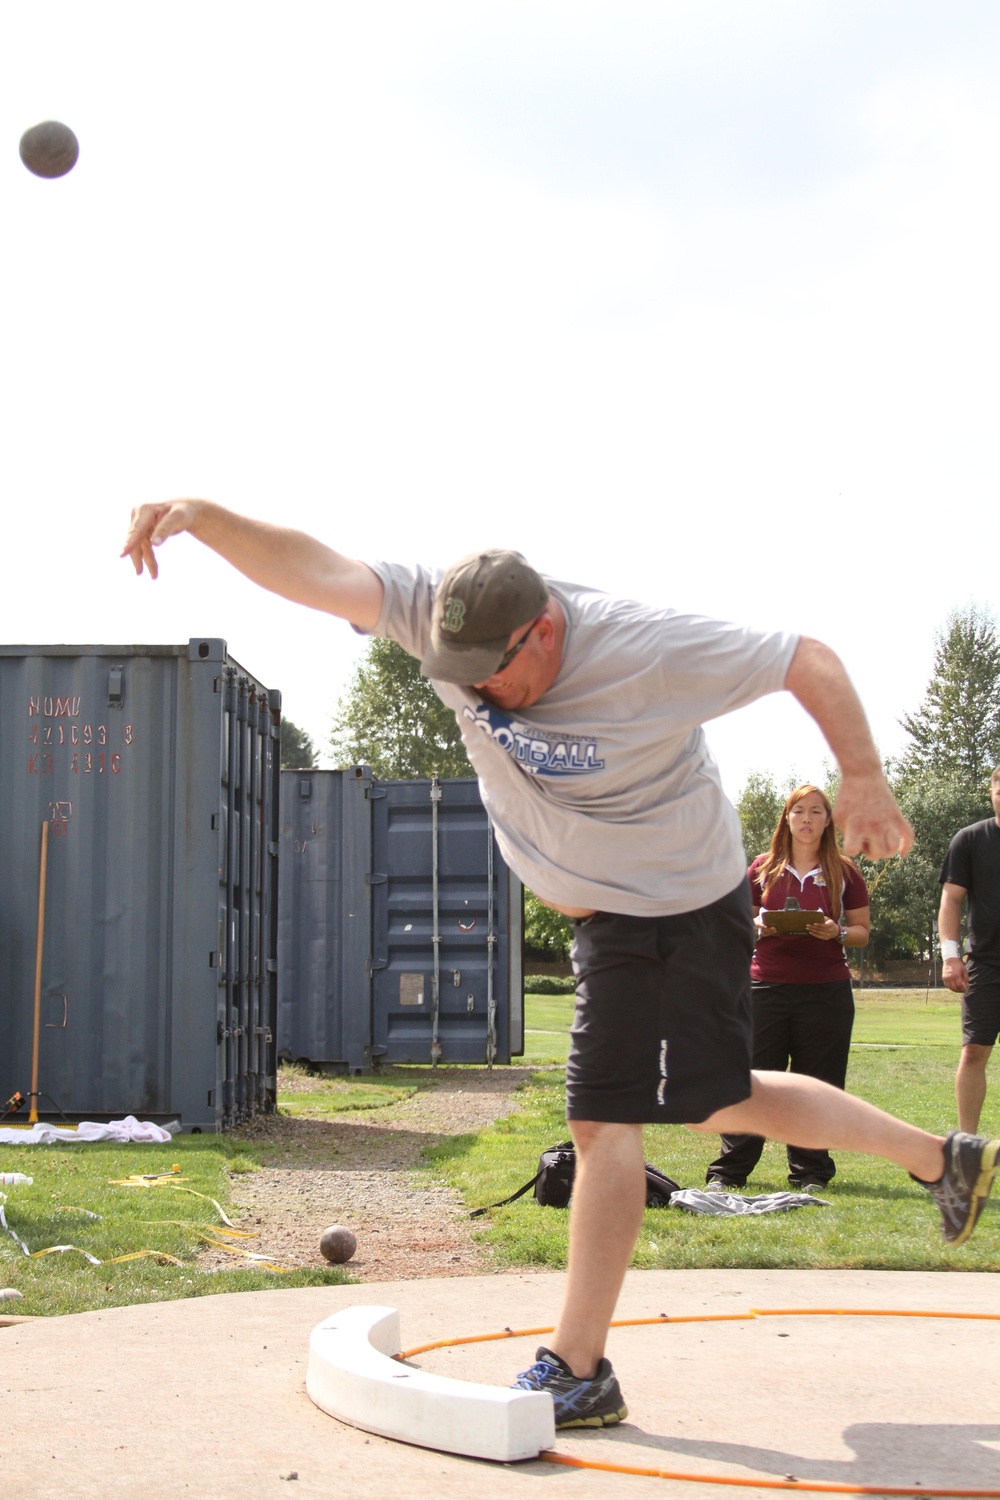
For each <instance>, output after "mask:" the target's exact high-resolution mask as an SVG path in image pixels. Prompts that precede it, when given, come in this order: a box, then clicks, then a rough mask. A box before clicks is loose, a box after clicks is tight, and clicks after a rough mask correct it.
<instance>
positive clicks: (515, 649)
mask: <svg viewBox="0 0 1000 1500" xmlns="http://www.w3.org/2000/svg"><path fill="white" fill-rule="evenodd" d="M541 618H542V617H541V615H537V616H536V617H535V619H533V620H532V622H531V624H530V625H529V626H528V628H527V630H526V631H525V632H524V634H523V635H522V637H521V639H520V640H519V641H515V642H514V644H513V646H511V648H510V650H509V651H505V652H504V654H503V656H501V658H500V662H499V665H498V666H495V667H494V668H493V671H492V672H491V674H490V675H491V676H492V677H498V676H499V675H500V673H501V672H506V670H507V668H508V667H509V666H510V664H511V662H512V661H513V660H514V658H515V656H517V655H518V654H519V653H520V652H522V651H523V650H524V648H525V646H526V645H527V644H528V637H529V635H530V634H531V632H532V631H533V630H534V628H535V626H536V625H537V624H538V621H539V620H540V619H541Z"/></svg>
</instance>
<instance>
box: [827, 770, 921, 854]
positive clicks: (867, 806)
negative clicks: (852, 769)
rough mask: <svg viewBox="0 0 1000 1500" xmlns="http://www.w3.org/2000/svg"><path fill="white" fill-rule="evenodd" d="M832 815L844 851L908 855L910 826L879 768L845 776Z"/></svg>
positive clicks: (911, 836) (910, 845)
mask: <svg viewBox="0 0 1000 1500" xmlns="http://www.w3.org/2000/svg"><path fill="white" fill-rule="evenodd" d="M833 816H834V820H835V822H836V824H837V827H838V828H839V829H840V831H841V834H842V835H843V839H844V853H845V854H866V855H867V856H868V858H869V859H891V857H892V856H893V855H894V854H908V853H909V852H910V849H911V848H912V846H913V829H912V828H911V827H910V825H909V823H908V822H907V821H906V819H905V818H904V817H903V814H902V813H901V812H900V810H899V808H898V807H897V806H896V799H895V797H894V796H893V795H892V792H891V791H890V790H889V783H888V782H887V781H886V779H885V777H884V776H883V775H882V772H881V771H871V772H865V773H863V774H855V775H851V776H847V775H845V776H844V778H843V780H842V781H841V783H840V790H839V791H838V793H837V800H836V803H835V805H834V809H833Z"/></svg>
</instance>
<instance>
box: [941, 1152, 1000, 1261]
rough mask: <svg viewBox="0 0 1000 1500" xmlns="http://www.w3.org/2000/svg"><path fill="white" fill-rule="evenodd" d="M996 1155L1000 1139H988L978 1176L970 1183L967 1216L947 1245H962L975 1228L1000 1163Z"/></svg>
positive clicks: (998, 1155) (980, 1160)
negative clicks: (970, 1190) (970, 1192)
mask: <svg viewBox="0 0 1000 1500" xmlns="http://www.w3.org/2000/svg"><path fill="white" fill-rule="evenodd" d="M998 1157H1000V1141H990V1142H989V1144H988V1145H987V1146H986V1147H985V1149H984V1151H983V1154H982V1156H981V1157H980V1159H979V1176H978V1177H977V1178H976V1180H975V1182H974V1183H973V1185H972V1194H971V1197H970V1201H969V1217H968V1218H967V1219H966V1221H965V1223H964V1224H963V1225H962V1227H961V1229H960V1230H959V1232H958V1234H956V1236H955V1238H954V1239H953V1240H949V1241H948V1243H949V1245H952V1246H957V1245H964V1244H965V1242H966V1240H967V1239H968V1238H969V1236H970V1235H971V1233H972V1231H973V1230H974V1229H975V1227H976V1221H977V1219H978V1218H979V1215H980V1214H981V1213H982V1211H983V1207H984V1205H985V1203H986V1200H987V1198H988V1197H989V1196H990V1188H991V1187H992V1186H993V1179H994V1177H995V1176H996V1174H997V1166H998V1165H1000V1163H998V1160H997V1158H998Z"/></svg>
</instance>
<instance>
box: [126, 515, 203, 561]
mask: <svg viewBox="0 0 1000 1500" xmlns="http://www.w3.org/2000/svg"><path fill="white" fill-rule="evenodd" d="M200 505H201V501H200V500H169V501H167V503H166V504H165V505H137V506H136V508H135V510H134V511H133V512H132V521H131V525H130V526H129V532H128V536H127V537H126V538H125V545H124V547H123V548H122V550H121V556H122V557H130V558H131V559H132V566H133V567H134V568H135V571H136V574H137V575H138V574H141V572H142V570H143V567H145V568H146V570H147V572H148V573H149V576H150V578H157V577H158V576H159V572H160V570H159V568H158V567H157V564H156V557H155V555H154V552H153V548H154V547H159V546H160V544H161V543H162V542H165V541H166V540H167V537H170V536H176V535H177V534H178V532H181V531H191V530H192V529H193V527H194V524H195V520H196V518H197V515H198V510H199V507H200Z"/></svg>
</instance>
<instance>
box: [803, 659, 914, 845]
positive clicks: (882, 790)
mask: <svg viewBox="0 0 1000 1500" xmlns="http://www.w3.org/2000/svg"><path fill="white" fill-rule="evenodd" d="M785 687H786V688H787V689H788V691H789V692H790V693H791V694H792V695H793V697H795V698H797V699H798V701H799V702H800V703H801V705H802V707H803V708H804V709H805V711H806V713H807V714H810V715H811V716H812V718H814V719H815V720H816V723H817V724H818V725H819V727H820V729H821V730H822V731H823V735H824V738H825V739H826V742H827V744H828V745H829V746H830V749H831V750H832V751H833V753H834V755H835V756H836V758H837V764H838V765H839V766H840V771H841V783H840V790H839V791H838V792H837V801H836V805H835V807H834V817H835V819H836V822H837V826H838V828H839V829H840V831H841V833H842V834H843V837H844V853H845V854H858V853H861V854H867V855H868V857H869V858H870V859H888V858H889V856H890V855H893V854H907V853H909V850H910V848H911V846H912V844H913V829H912V828H911V827H910V825H909V823H908V822H907V821H906V819H905V818H904V817H903V814H902V813H901V812H900V810H899V808H898V807H897V806H896V799H895V797H894V796H893V795H892V792H891V791H890V790H889V783H888V782H887V781H886V779H885V775H884V773H883V771H882V763H881V761H880V760H879V756H878V750H877V749H876V747H875V741H874V740H873V739H872V735H871V730H870V729H869V727H868V720H867V719H866V717H865V711H864V709H863V708H862V706H861V700H860V698H859V697H858V695H857V693H856V692H855V691H854V688H853V687H852V685H851V680H850V678H849V677H848V675H847V673H846V671H845V670H844V666H843V663H842V662H841V660H840V658H839V657H838V656H837V655H836V654H835V652H833V651H831V650H830V648H829V646H824V645H823V643H822V641H814V640H811V639H810V638H809V637H808V636H802V638H801V639H800V641H799V644H798V647H797V648H796V652H795V655H794V656H793V657H792V662H791V666H790V667H789V668H788V674H787V676H786V677H785Z"/></svg>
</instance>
